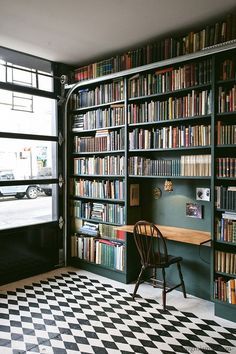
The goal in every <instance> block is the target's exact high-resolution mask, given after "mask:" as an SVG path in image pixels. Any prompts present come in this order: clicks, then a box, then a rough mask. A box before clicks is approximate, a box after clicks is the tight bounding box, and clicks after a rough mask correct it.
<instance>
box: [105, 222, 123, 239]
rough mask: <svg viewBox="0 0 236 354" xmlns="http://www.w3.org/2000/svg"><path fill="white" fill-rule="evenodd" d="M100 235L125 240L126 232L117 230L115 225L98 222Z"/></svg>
mask: <svg viewBox="0 0 236 354" xmlns="http://www.w3.org/2000/svg"><path fill="white" fill-rule="evenodd" d="M99 232H100V236H101V237H103V238H105V237H106V238H111V239H117V240H121V241H125V239H126V233H125V232H124V231H121V230H117V229H116V227H115V226H113V225H108V224H99Z"/></svg>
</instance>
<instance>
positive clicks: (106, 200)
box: [72, 195, 125, 204]
mask: <svg viewBox="0 0 236 354" xmlns="http://www.w3.org/2000/svg"><path fill="white" fill-rule="evenodd" d="M72 199H74V200H80V199H81V200H97V201H101V202H109V203H117V204H123V203H125V200H124V199H115V198H114V199H112V198H98V197H97V198H96V197H84V196H79V195H74V196H73V197H72Z"/></svg>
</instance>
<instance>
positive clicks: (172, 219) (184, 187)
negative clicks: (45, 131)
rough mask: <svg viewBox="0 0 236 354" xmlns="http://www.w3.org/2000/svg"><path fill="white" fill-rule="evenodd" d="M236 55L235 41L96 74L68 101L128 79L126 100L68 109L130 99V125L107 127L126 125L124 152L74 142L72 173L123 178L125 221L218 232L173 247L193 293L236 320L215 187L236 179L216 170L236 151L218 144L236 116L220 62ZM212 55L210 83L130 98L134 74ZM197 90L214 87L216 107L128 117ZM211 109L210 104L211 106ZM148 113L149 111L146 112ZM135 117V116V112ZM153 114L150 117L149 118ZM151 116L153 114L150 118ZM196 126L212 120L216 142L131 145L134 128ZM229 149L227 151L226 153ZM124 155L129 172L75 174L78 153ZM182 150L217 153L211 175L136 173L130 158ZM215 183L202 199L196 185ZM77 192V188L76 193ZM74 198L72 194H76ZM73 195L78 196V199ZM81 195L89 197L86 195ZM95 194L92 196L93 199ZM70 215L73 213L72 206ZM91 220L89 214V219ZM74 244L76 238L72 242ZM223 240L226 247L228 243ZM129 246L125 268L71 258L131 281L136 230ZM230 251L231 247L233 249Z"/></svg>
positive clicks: (235, 250)
mask: <svg viewBox="0 0 236 354" xmlns="http://www.w3.org/2000/svg"><path fill="white" fill-rule="evenodd" d="M230 55H232V57H236V43H230V44H226V45H221V46H217V47H214V46H213V47H212V48H207V49H205V50H202V51H200V52H197V53H192V54H187V55H184V56H181V57H178V58H172V59H168V60H163V61H159V62H157V63H152V64H148V65H143V66H142V67H137V68H133V69H130V70H124V71H122V72H117V73H115V74H109V75H106V76H103V77H97V78H95V79H90V80H87V81H81V82H78V83H76V84H74V85H71V86H70V90H69V93H68V96H67V102H69V97H70V95H72V94H75V93H76V92H77V91H78V90H80V89H83V88H88V87H91V88H92V87H95V86H96V85H98V84H100V85H101V84H106V83H107V82H111V81H112V80H117V79H121V78H122V79H123V80H124V99H123V100H121V101H116V102H110V103H106V104H99V105H97V106H90V107H82V108H77V109H75V110H73V111H68V112H69V113H70V119H73V114H76V113H78V112H81V113H82V112H86V111H89V110H96V109H99V108H101V107H107V106H110V107H112V105H115V104H124V109H125V124H124V125H117V126H114V127H104V128H101V130H102V129H119V128H123V127H124V128H125V149H124V151H123V150H122V151H109V152H93V153H90V152H89V153H86V152H85V153H84V152H82V153H76V154H75V153H73V149H72V143H71V145H70V142H69V148H68V159H70V160H71V161H70V165H69V169H68V174H69V176H70V178H72V179H73V178H88V179H92V178H93V179H94V178H99V179H108V178H111V179H121V178H122V179H123V180H124V183H125V198H124V200H122V201H119V200H118V201H117V200H113V201H112V202H113V203H115V202H117V203H121V202H122V203H123V204H124V207H125V223H126V224H134V223H135V222H136V221H138V220H139V219H143V218H145V219H148V220H150V221H153V222H155V223H157V224H161V225H169V226H173V227H174V226H177V227H185V228H189V229H190V230H191V229H195V230H203V231H210V232H211V235H212V246H211V247H206V246H201V251H200V250H199V249H198V248H196V246H193V245H192V246H189V245H187V244H181V245H179V244H177V243H176V242H169V243H170V252H172V253H173V254H176V255H179V254H181V255H182V254H183V258H184V261H183V272H184V275H185V276H186V280H185V281H186V284H187V291H189V293H190V294H193V295H196V296H199V297H203V298H205V299H207V300H211V301H214V302H215V309H216V314H217V315H220V316H221V317H224V318H228V319H231V320H233V321H235V318H236V306H235V305H232V304H228V303H225V302H223V301H219V300H217V299H215V298H214V280H215V277H216V276H218V275H219V272H216V271H215V265H214V264H215V263H214V262H215V255H214V254H215V251H216V250H218V249H219V247H224V246H225V244H224V243H223V242H220V241H217V240H216V237H215V220H216V217H219V215H220V214H221V213H223V212H225V211H226V210H223V209H217V208H216V206H215V197H216V192H215V187H216V186H220V185H221V184H223V185H231V186H232V185H234V183H235V182H236V179H235V178H219V177H217V175H216V172H217V171H216V167H217V166H216V158H218V157H221V156H222V155H223V156H227V153H228V151H230V156H231V155H234V156H236V146H235V145H234V144H230V145H218V146H217V144H216V141H217V139H216V128H217V122H218V121H219V120H222V122H223V121H224V119H225V122H227V124H230V123H231V122H232V124H233V117H235V116H236V111H235V112H223V113H218V89H219V86H223V87H227V89H228V87H230V86H233V85H234V84H235V82H236V80H235V79H233V80H225V81H222V80H219V67H220V66H219V64H220V63H221V62H222V60H224V58H225V57H227V58H228V57H229V56H230ZM206 58H207V59H209V60H211V65H212V72H211V80H210V82H209V83H206V84H199V85H193V86H189V87H186V88H183V89H178V90H169V91H167V92H162V93H155V94H150V95H143V96H137V97H129V96H128V92H129V87H128V85H129V81H130V79H131V78H132V76H133V75H137V74H142V75H143V74H148V73H151V74H153V72H154V71H155V70H157V69H163V68H166V67H170V66H171V67H173V68H175V67H176V68H178V67H180V66H181V65H184V64H188V63H190V64H191V63H193V62H195V63H196V62H198V61H202V60H203V59H206ZM137 76H138V75H137ZM192 90H194V91H196V92H201V91H204V90H205V91H211V100H212V101H211V102H210V103H209V107H210V112H205V113H207V114H205V113H202V112H203V111H204V110H202V111H201V113H200V114H199V115H198V114H197V113H196V114H193V115H190V116H188V117H185V116H184V115H182V117H180V118H173V119H166V120H164V119H163V120H157V121H155V120H154V121H146V122H137V123H132V122H128V115H129V114H130V110H131V105H134V104H137V105H141V104H144V103H147V104H148V103H149V102H151V101H165V100H167V99H168V98H170V97H173V100H174V99H175V98H181V97H184V96H186V95H187V94H188V93H191V91H192ZM206 110H207V109H206ZM146 113H147V112H146ZM130 116H131V115H130ZM146 118H147V117H146V116H145V119H146ZM147 120H148V119H147ZM173 125H175V126H180V125H183V126H190V127H192V126H196V125H210V127H211V133H210V135H211V143H210V145H200V146H190V147H188V146H185V147H177V148H160V149H130V147H129V133H130V132H132V130H133V129H135V128H146V129H147V130H148V129H149V130H151V129H155V128H157V127H162V126H163V127H164V126H166V127H168V126H173ZM97 130H100V129H99V128H98V129H97ZM95 131H96V130H94V129H91V130H87V131H79V132H71V130H70V128H68V136H69V140H70V137H71V139H72V140H73V137H74V136H75V135H81V134H84V135H86V136H89V135H90V134H91V135H94V132H95ZM225 151H226V152H225ZM116 154H117V155H120V156H123V157H124V159H125V172H124V175H122V176H121V175H93V176H92V175H87V174H84V175H78V174H76V173H73V162H72V160H73V157H75V156H76V157H78V156H87V155H88V156H89V155H93V156H97V155H98V156H99V155H102V156H103V155H109V156H111V155H116ZM182 155H194V156H195V155H211V161H210V168H211V174H209V175H207V173H208V172H206V175H204V176H202V175H197V174H195V175H193V176H188V175H186V176H179V175H178V176H172V175H169V174H168V175H158V176H155V175H133V174H129V172H128V161H129V158H130V157H134V156H138V157H139V156H140V157H141V156H144V157H145V158H150V159H168V158H169V159H176V158H177V157H181V156H182ZM165 179H171V180H173V183H174V191H173V192H172V193H168V192H165V191H164V188H163V185H164V181H165ZM136 183H137V184H139V200H140V203H139V205H137V206H131V207H130V195H129V193H130V185H132V184H136ZM157 187H158V188H160V189H161V190H162V196H161V198H160V199H155V198H154V196H153V190H154V189H155V188H157ZM198 187H199V188H210V190H211V196H210V201H204V200H203V201H201V200H196V188H198ZM70 196H71V193H70ZM71 197H72V196H71ZM77 198H78V197H77V196H76V197H74V198H73V197H72V199H76V200H77ZM81 199H88V200H90V198H84V197H81ZM91 199H92V198H91ZM93 200H94V201H95V202H96V201H99V200H100V201H104V202H106V203H108V202H109V200H107V199H100V198H98V199H97V198H96V199H93ZM189 202H190V203H198V204H200V205H201V206H202V208H203V217H202V219H196V218H191V217H187V216H186V210H185V208H186V203H189ZM68 214H69V215H70V212H69V210H68ZM84 220H87V219H84ZM87 221H93V220H89V219H88V220H87ZM190 232H191V231H190ZM72 233H73V232H72V230H71V227H70V225H69V226H68V240H69V239H70V235H71V234H72ZM68 243H69V244H70V242H69V241H68ZM222 244H223V246H222ZM124 245H125V268H124V271H123V272H119V271H116V270H114V269H108V268H107V267H103V266H102V265H97V264H94V263H93V264H91V263H89V262H84V261H81V260H79V259H74V258H73V259H71V260H70V258H69V260H70V263H71V264H73V265H76V266H78V267H81V268H83V269H87V270H89V271H92V272H94V273H97V274H101V275H103V276H107V277H108V278H112V279H115V280H119V281H122V282H131V281H134V280H135V279H136V276H137V273H138V270H139V259H138V255H137V251H136V248H135V245H134V242H133V238H132V236H130V235H126V238H125V240H124ZM227 247H228V248H227V249H229V250H230V252H232V253H236V245H235V244H234V243H228V244H227ZM200 252H202V254H203V255H204V257H200V258H199V254H200ZM228 252H229V251H228ZM221 275H222V276H223V277H226V278H228V277H231V275H230V274H221Z"/></svg>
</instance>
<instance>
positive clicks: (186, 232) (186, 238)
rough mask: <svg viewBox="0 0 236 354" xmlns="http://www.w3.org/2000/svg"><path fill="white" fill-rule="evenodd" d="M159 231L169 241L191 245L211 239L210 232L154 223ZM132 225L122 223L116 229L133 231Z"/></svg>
mask: <svg viewBox="0 0 236 354" xmlns="http://www.w3.org/2000/svg"><path fill="white" fill-rule="evenodd" d="M156 226H157V227H158V229H159V230H160V231H161V233H162V235H163V236H164V237H165V238H166V239H167V240H171V241H177V242H183V243H190V244H192V245H198V246H199V245H201V244H202V243H204V242H206V241H208V240H210V239H211V234H210V232H207V231H200V230H193V229H184V228H182V227H174V226H164V225H156ZM133 228H134V225H123V226H120V227H116V230H120V231H124V232H128V233H133Z"/></svg>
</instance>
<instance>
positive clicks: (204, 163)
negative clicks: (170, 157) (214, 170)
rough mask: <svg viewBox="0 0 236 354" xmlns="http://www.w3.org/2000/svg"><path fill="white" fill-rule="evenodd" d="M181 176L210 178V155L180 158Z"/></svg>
mask: <svg viewBox="0 0 236 354" xmlns="http://www.w3.org/2000/svg"><path fill="white" fill-rule="evenodd" d="M180 164H181V176H199V177H208V176H211V155H183V156H181V161H180Z"/></svg>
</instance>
